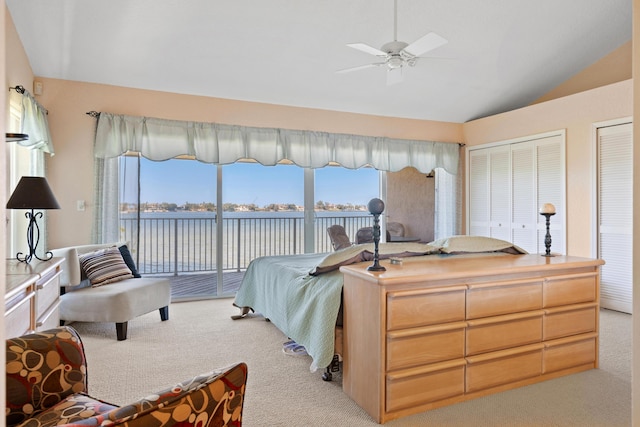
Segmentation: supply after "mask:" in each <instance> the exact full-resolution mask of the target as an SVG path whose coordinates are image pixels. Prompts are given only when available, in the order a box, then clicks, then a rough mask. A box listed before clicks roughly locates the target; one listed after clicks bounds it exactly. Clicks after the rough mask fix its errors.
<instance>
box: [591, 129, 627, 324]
mask: <svg viewBox="0 0 640 427" xmlns="http://www.w3.org/2000/svg"><path fill="white" fill-rule="evenodd" d="M597 144H598V146H597V150H598V257H599V258H602V259H604V261H605V263H606V264H605V265H604V266H602V270H601V271H602V275H601V286H600V302H601V305H602V307H605V308H610V309H613V310H619V311H624V312H626V313H631V311H632V284H633V281H632V272H633V270H632V252H631V251H632V231H633V230H632V225H633V207H632V203H633V198H632V197H633V195H632V183H633V159H632V156H633V137H632V125H631V124H630V123H627V124H622V125H617V126H610V127H606V128H600V129H598V138H597Z"/></svg>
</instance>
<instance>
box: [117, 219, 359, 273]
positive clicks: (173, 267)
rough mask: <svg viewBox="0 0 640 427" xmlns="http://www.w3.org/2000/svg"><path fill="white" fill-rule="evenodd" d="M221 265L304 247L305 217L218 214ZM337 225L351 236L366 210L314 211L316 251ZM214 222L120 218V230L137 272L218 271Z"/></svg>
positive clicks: (326, 246) (242, 265)
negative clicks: (348, 212) (334, 213)
mask: <svg viewBox="0 0 640 427" xmlns="http://www.w3.org/2000/svg"><path fill="white" fill-rule="evenodd" d="M220 223H221V226H222V265H221V266H220V267H221V268H222V270H223V271H242V270H244V269H246V268H247V266H248V265H249V262H251V260H252V259H254V258H257V257H260V256H268V255H293V254H300V253H304V220H303V218H302V217H301V216H289V217H286V216H279V215H277V214H273V215H272V216H268V217H249V216H247V217H243V216H237V214H236V216H235V217H232V218H223V219H222V220H221V221H220ZM334 224H340V225H342V226H343V227H344V228H345V230H346V232H347V234H348V235H349V236H352V238H353V237H355V234H356V232H357V231H358V229H359V228H361V227H367V226H371V224H372V217H371V215H368V214H366V213H362V214H360V215H348V216H346V215H345V216H325V215H323V216H316V218H315V226H314V234H315V236H314V238H315V252H330V251H331V250H332V247H331V240H330V239H329V235H328V234H327V228H328V227H329V226H331V225H334ZM217 226H218V224H217V222H216V218H215V217H214V216H209V217H206V216H203V217H192V216H190V217H161V215H155V216H154V217H144V216H142V217H141V218H140V219H137V218H126V217H125V218H121V220H120V235H121V239H122V240H123V241H127V242H129V245H130V247H131V250H132V252H133V255H134V257H135V258H136V260H137V265H138V268H139V270H140V273H142V274H175V275H177V274H180V273H195V272H208V271H217V265H216V260H217V245H216V238H217Z"/></svg>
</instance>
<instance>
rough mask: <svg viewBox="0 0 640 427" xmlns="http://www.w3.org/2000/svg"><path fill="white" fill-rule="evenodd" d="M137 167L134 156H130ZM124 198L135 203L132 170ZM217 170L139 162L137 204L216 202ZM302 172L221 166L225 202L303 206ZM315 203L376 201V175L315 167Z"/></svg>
mask: <svg viewBox="0 0 640 427" xmlns="http://www.w3.org/2000/svg"><path fill="white" fill-rule="evenodd" d="M127 161H129V162H131V163H130V164H131V165H133V164H135V161H136V158H128V159H127ZM128 172H129V173H128V174H127V178H126V179H125V180H126V181H127V182H129V183H130V184H129V185H127V191H126V192H127V195H126V196H125V200H127V201H129V202H133V201H135V198H134V197H133V195H134V194H135V180H136V177H135V172H134V168H129V170H128ZM216 175H217V172H216V166H215V165H211V164H206V163H202V162H198V161H195V160H179V159H173V160H167V161H164V162H154V161H150V160H147V159H144V158H143V159H141V188H142V191H141V197H140V200H141V202H151V203H161V202H168V203H176V204H178V205H182V204H184V203H186V202H189V203H201V202H211V203H215V201H216V196H215V190H216ZM303 179H304V178H303V169H302V168H300V167H298V166H295V165H278V166H262V165H260V164H258V163H235V164H233V165H226V166H224V167H223V194H224V200H223V202H224V203H236V204H251V203H253V204H255V205H257V206H259V207H262V206H265V205H269V204H271V203H294V204H296V205H299V206H302V205H303V203H304V199H303V197H304V188H303ZM315 193H316V194H315V200H316V201H318V200H322V201H324V202H328V203H336V204H347V203H353V204H356V205H366V204H367V203H368V201H369V200H371V199H372V198H373V197H378V171H376V170H374V169H371V168H361V169H358V170H349V169H345V168H341V167H326V168H322V169H316V178H315Z"/></svg>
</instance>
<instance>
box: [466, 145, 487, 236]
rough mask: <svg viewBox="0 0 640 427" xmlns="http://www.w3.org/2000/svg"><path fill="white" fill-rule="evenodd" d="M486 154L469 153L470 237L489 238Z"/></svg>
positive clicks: (477, 151)
mask: <svg viewBox="0 0 640 427" xmlns="http://www.w3.org/2000/svg"><path fill="white" fill-rule="evenodd" d="M488 152H489V150H476V151H470V152H469V234H470V235H472V236H489V153H488Z"/></svg>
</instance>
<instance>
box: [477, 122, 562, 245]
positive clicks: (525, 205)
mask: <svg viewBox="0 0 640 427" xmlns="http://www.w3.org/2000/svg"><path fill="white" fill-rule="evenodd" d="M498 144H499V145H495V144H492V145H491V146H489V147H485V148H482V147H474V148H472V149H469V151H468V157H469V163H468V165H469V171H468V174H467V176H468V179H469V181H468V186H467V188H468V189H469V197H468V199H467V200H468V203H469V205H468V206H469V209H468V212H469V214H468V215H469V217H468V218H469V222H468V230H469V231H468V233H469V234H471V235H480V236H488V237H495V238H498V239H502V240H507V241H509V242H512V243H514V244H515V245H517V246H519V247H521V248H522V249H524V250H526V251H527V252H529V253H544V252H545V249H546V248H545V245H544V240H545V235H546V224H545V218H544V217H543V216H542V215H540V214H539V209H540V207H541V206H542V205H543V204H544V203H553V204H554V206H555V207H556V215H554V216H552V217H551V225H550V231H551V240H552V242H551V251H552V252H553V253H557V254H565V253H566V242H565V240H566V235H565V233H566V231H565V230H566V223H565V210H566V209H565V204H566V202H565V197H566V196H565V188H566V179H565V134H564V132H563V131H556V132H550V133H546V134H540V135H533V136H530V137H525V138H519V139H518V140H512V141H504V142H502V143H498Z"/></svg>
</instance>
